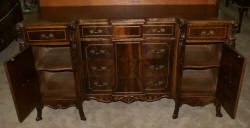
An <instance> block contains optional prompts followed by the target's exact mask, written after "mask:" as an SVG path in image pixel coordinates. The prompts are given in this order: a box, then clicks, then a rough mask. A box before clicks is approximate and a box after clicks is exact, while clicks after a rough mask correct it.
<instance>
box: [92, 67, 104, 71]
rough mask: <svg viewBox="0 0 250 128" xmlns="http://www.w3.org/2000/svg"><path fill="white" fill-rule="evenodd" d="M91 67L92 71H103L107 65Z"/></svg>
mask: <svg viewBox="0 0 250 128" xmlns="http://www.w3.org/2000/svg"><path fill="white" fill-rule="evenodd" d="M91 69H92V70H93V71H105V70H106V69H107V67H106V66H101V67H96V66H92V67H91Z"/></svg>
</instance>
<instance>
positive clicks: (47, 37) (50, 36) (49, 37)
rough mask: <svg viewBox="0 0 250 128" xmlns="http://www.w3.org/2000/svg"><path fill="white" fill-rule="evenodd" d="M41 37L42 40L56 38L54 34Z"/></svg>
mask: <svg viewBox="0 0 250 128" xmlns="http://www.w3.org/2000/svg"><path fill="white" fill-rule="evenodd" d="M40 37H41V38H42V39H52V38H54V37H55V36H54V34H52V33H50V34H48V35H47V34H41V35H40Z"/></svg>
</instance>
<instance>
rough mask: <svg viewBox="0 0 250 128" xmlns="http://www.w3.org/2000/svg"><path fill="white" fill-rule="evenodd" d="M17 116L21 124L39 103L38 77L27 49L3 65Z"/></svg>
mask: <svg viewBox="0 0 250 128" xmlns="http://www.w3.org/2000/svg"><path fill="white" fill-rule="evenodd" d="M4 67H5V72H6V76H7V78H8V81H9V87H10V90H11V93H12V98H13V100H14V104H15V108H16V112H17V116H18V119H19V121H20V122H22V121H23V120H24V119H25V118H26V117H27V116H28V115H29V113H30V112H31V111H32V110H33V109H34V108H35V106H36V105H37V103H39V102H40V91H39V86H38V77H37V74H36V70H35V66H34V59H33V55H32V49H31V48H28V49H26V50H24V51H23V52H21V53H20V54H18V55H17V56H15V57H14V58H12V59H10V61H8V62H6V63H5V64H4Z"/></svg>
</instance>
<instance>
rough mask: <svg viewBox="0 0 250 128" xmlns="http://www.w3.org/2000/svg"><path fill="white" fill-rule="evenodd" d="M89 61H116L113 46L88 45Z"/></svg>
mask: <svg viewBox="0 0 250 128" xmlns="http://www.w3.org/2000/svg"><path fill="white" fill-rule="evenodd" d="M85 51H86V55H87V59H88V60H91V59H114V51H113V44H88V46H87V47H86V50H85Z"/></svg>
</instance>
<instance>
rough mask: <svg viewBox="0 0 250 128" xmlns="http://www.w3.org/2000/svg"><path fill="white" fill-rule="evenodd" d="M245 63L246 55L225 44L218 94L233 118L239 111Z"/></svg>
mask: <svg viewBox="0 0 250 128" xmlns="http://www.w3.org/2000/svg"><path fill="white" fill-rule="evenodd" d="M245 65H246V59H245V58H244V57H242V56H241V55H239V54H238V53H237V52H235V51H234V50H233V49H231V48H230V47H229V46H227V45H224V48H223V54H222V60H221V68H220V74H219V81H218V88H217V94H216V95H217V98H218V99H219V100H220V101H221V103H222V106H223V107H224V109H225V110H226V111H227V113H228V114H229V115H230V116H231V117H232V118H235V115H236V111H237V106H238V101H239V97H240V90H241V87H242V81H243V77H244V71H245Z"/></svg>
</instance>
